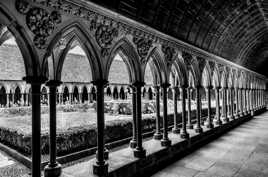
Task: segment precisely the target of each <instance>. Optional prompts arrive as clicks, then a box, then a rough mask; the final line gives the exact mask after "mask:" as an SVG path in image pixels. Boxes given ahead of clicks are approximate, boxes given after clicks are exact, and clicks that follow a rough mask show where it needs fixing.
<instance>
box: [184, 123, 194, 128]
mask: <svg viewBox="0 0 268 177" xmlns="http://www.w3.org/2000/svg"><path fill="white" fill-rule="evenodd" d="M186 128H188V129H193V128H194V126H193V124H187V125H186Z"/></svg>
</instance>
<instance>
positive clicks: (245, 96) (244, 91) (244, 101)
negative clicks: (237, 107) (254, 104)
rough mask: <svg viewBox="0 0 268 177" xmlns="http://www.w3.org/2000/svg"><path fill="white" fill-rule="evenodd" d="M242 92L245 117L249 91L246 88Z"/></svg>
mask: <svg viewBox="0 0 268 177" xmlns="http://www.w3.org/2000/svg"><path fill="white" fill-rule="evenodd" d="M242 91H243V105H244V115H247V89H246V88H244V89H243V90H242Z"/></svg>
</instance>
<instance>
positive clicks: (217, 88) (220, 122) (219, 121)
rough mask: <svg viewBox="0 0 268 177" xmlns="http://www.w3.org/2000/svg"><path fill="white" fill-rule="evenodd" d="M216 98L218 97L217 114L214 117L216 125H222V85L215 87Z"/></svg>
mask: <svg viewBox="0 0 268 177" xmlns="http://www.w3.org/2000/svg"><path fill="white" fill-rule="evenodd" d="M215 98H216V115H215V118H214V123H215V125H222V121H221V118H220V87H216V88H215Z"/></svg>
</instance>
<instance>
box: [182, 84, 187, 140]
mask: <svg viewBox="0 0 268 177" xmlns="http://www.w3.org/2000/svg"><path fill="white" fill-rule="evenodd" d="M181 96H182V100H181V116H182V131H181V138H184V139H188V138H189V133H188V132H187V129H186V89H185V87H184V86H182V87H181Z"/></svg>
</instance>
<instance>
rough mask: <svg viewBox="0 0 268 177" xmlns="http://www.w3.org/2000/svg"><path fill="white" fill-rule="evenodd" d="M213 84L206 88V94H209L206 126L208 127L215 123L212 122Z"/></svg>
mask: <svg viewBox="0 0 268 177" xmlns="http://www.w3.org/2000/svg"><path fill="white" fill-rule="evenodd" d="M211 88H212V87H211V86H208V87H207V88H206V96H207V103H208V108H207V109H208V116H207V120H206V122H205V126H206V127H207V128H213V127H214V126H213V123H212V118H211Z"/></svg>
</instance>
